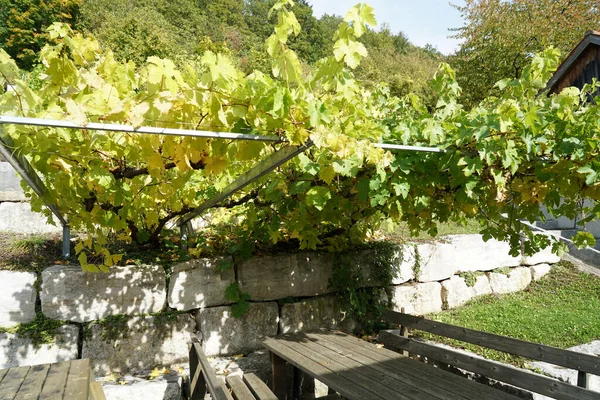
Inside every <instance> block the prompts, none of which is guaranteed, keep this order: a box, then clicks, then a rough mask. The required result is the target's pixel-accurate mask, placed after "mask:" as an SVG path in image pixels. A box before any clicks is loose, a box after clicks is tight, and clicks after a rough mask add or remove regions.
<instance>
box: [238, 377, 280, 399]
mask: <svg viewBox="0 0 600 400" xmlns="http://www.w3.org/2000/svg"><path fill="white" fill-rule="evenodd" d="M244 382H245V383H246V385H248V388H249V389H250V391H251V392H252V394H253V395H254V397H256V400H277V397H276V396H275V393H273V392H271V389H269V387H268V386H267V384H266V383H264V382H263V381H261V380H260V378H259V377H258V376H256V375H254V374H252V373H248V374H244Z"/></svg>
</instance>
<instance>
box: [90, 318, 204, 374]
mask: <svg viewBox="0 0 600 400" xmlns="http://www.w3.org/2000/svg"><path fill="white" fill-rule="evenodd" d="M195 325H196V324H195V322H194V319H193V318H192V316H191V315H189V314H180V315H177V316H176V317H174V318H169V317H167V316H163V317H150V316H147V317H131V318H129V319H123V320H119V321H113V322H106V323H103V324H99V323H92V324H91V325H90V326H89V328H88V329H89V333H88V334H87V335H86V337H85V338H84V341H83V352H82V358H89V359H90V362H91V365H92V369H93V370H94V373H95V374H96V375H97V376H103V375H109V374H110V373H111V372H117V373H126V372H131V371H141V370H147V369H152V368H154V367H156V366H170V365H172V364H175V363H182V362H187V360H188V357H189V353H188V343H189V342H190V341H191V337H192V335H193V334H194V330H195Z"/></svg>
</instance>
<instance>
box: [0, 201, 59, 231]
mask: <svg viewBox="0 0 600 400" xmlns="http://www.w3.org/2000/svg"><path fill="white" fill-rule="evenodd" d="M56 223H57V226H55V225H50V224H48V219H47V218H46V217H45V216H43V215H42V214H40V213H34V212H33V211H31V206H30V205H29V203H8V202H5V203H0V232H16V233H59V232H62V227H61V226H60V224H59V223H58V222H56Z"/></svg>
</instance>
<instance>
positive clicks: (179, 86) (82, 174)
mask: <svg viewBox="0 0 600 400" xmlns="http://www.w3.org/2000/svg"><path fill="white" fill-rule="evenodd" d="M292 5H293V1H291V0H281V1H278V2H276V3H275V4H274V6H273V8H272V9H271V11H270V17H273V18H276V20H277V24H276V26H275V30H274V33H272V34H271V36H270V37H269V38H268V39H267V40H266V43H265V50H266V53H267V54H268V59H269V60H270V62H271V73H269V74H266V73H263V72H260V71H257V70H256V71H254V72H252V73H250V74H245V73H244V72H243V71H242V70H241V69H240V68H239V67H238V66H236V65H235V64H234V62H233V61H232V60H231V58H230V57H229V56H228V55H227V54H220V53H215V52H212V51H205V52H204V54H203V55H202V57H201V58H200V59H199V60H198V61H197V62H195V63H190V64H184V65H182V66H180V67H178V66H176V64H175V63H174V62H172V61H170V60H168V59H163V58H159V57H156V56H151V57H149V58H148V60H147V61H146V62H145V63H144V64H143V65H141V66H139V67H138V66H136V65H135V64H134V63H133V62H131V61H129V62H120V61H117V60H116V59H115V57H114V55H113V53H112V52H110V51H108V52H106V51H101V50H100V47H99V45H98V42H96V41H95V40H93V39H90V38H85V37H83V36H82V35H81V34H74V33H73V32H72V31H71V30H70V28H69V27H68V26H66V25H64V24H54V25H53V26H52V27H51V28H50V30H49V36H50V38H52V39H53V40H56V42H57V44H56V45H52V46H47V47H45V48H44V49H43V50H42V51H41V54H40V58H41V60H42V63H43V65H44V69H45V71H44V72H45V73H44V74H43V75H42V77H41V78H42V83H41V86H42V87H41V89H39V90H32V89H31V88H30V87H29V86H28V85H27V83H26V82H25V81H23V80H21V79H20V76H21V72H20V71H19V69H18V68H17V66H16V64H15V62H14V61H13V60H12V59H11V58H10V57H9V56H8V55H7V54H6V53H5V52H4V51H1V52H0V76H1V79H2V80H3V81H5V82H6V83H7V84H8V85H10V88H11V90H9V91H7V92H6V93H4V94H2V95H1V97H0V110H2V113H4V114H8V115H23V116H30V117H44V118H56V119H60V118H67V119H70V120H73V121H75V122H78V123H81V124H85V123H86V122H90V121H94V122H95V121H105V122H124V123H128V124H132V125H135V126H140V125H153V126H158V127H172V128H178V127H185V128H192V129H210V130H223V131H235V132H249V133H260V134H265V135H277V136H281V137H284V138H285V139H286V140H288V141H289V143H290V144H301V143H306V142H307V141H308V140H309V139H310V140H312V141H313V142H314V143H315V147H313V148H312V149H311V150H309V151H308V152H306V153H305V154H303V155H301V156H299V157H297V158H296V159H294V160H292V161H290V162H289V163H288V164H286V165H284V166H283V167H281V168H279V169H278V170H277V171H275V172H273V173H272V174H271V175H269V176H268V177H266V178H263V179H262V180H260V181H258V182H257V183H255V184H253V185H251V186H249V187H247V188H245V189H244V191H243V192H242V193H239V194H238V195H237V196H236V197H235V198H234V199H232V200H230V201H229V202H226V203H223V204H221V205H220V206H222V207H221V208H220V209H219V210H218V211H216V212H215V213H214V214H213V223H222V224H230V225H231V226H235V227H236V232H237V233H238V235H239V237H240V239H241V240H246V241H250V242H272V243H277V242H286V241H297V242H298V244H299V246H300V247H301V248H309V249H315V248H317V247H324V248H328V249H340V248H344V247H345V246H348V245H350V244H351V243H354V242H357V241H360V240H363V239H364V238H365V237H367V236H368V235H369V234H370V233H372V232H373V230H374V229H377V228H379V227H380V226H382V224H392V225H393V224H394V223H396V222H398V221H403V222H405V223H407V224H408V226H409V227H410V229H411V230H412V231H413V232H418V231H427V232H429V233H431V234H435V233H436V229H437V228H436V227H437V223H438V222H445V221H459V222H460V221H464V220H465V219H467V218H475V219H477V220H478V221H479V222H480V223H481V229H482V230H481V232H482V233H483V235H484V237H485V238H486V239H487V238H492V237H494V238H498V239H503V240H508V241H509V242H510V243H511V246H512V251H513V253H515V254H516V253H518V252H519V251H520V250H521V242H522V238H521V234H522V232H525V236H526V238H525V239H524V250H525V252H527V253H531V252H533V251H536V250H538V249H539V248H540V246H541V247H545V246H546V245H549V244H550V240H549V239H548V238H547V237H545V236H536V235H533V233H532V232H530V231H529V230H528V228H527V227H524V226H523V225H522V224H521V223H520V220H529V221H534V220H536V219H538V218H543V216H542V215H541V213H540V207H539V206H540V204H541V203H544V204H545V205H546V206H547V207H548V208H549V210H550V212H552V213H555V214H559V215H566V216H574V215H575V214H577V213H584V215H587V216H588V219H591V218H593V217H594V216H597V215H598V214H599V213H600V206H599V205H597V204H596V203H595V202H593V203H592V205H591V206H590V205H589V204H586V205H584V204H583V202H582V199H584V198H589V199H592V200H594V201H596V200H598V199H599V198H600V183H599V182H600V164H599V163H598V161H597V160H598V141H599V138H598V135H597V131H598V127H599V126H598V124H599V120H598V118H597V116H598V115H599V113H600V105H598V104H595V103H594V104H590V103H586V102H584V101H583V99H584V98H585V97H586V93H585V92H586V91H589V90H592V88H591V87H586V89H585V90H584V93H580V92H579V90H577V89H572V88H570V89H567V90H565V91H563V92H562V93H560V94H558V95H553V96H549V97H548V96H540V95H539V91H540V89H542V88H543V87H544V84H545V82H546V81H547V80H548V79H549V77H550V76H551V74H552V71H553V70H554V69H555V68H556V66H557V64H558V61H559V54H558V52H557V51H556V50H554V49H549V50H545V51H544V52H543V53H542V54H540V55H538V56H536V57H535V58H534V59H533V62H532V63H531V64H530V65H529V66H528V67H526V68H525V69H524V70H523V73H522V75H521V77H520V78H519V79H515V80H511V79H509V80H504V81H500V82H499V83H498V96H495V97H490V98H487V99H485V100H484V101H483V102H482V103H481V104H480V105H478V106H476V107H474V108H472V109H467V108H465V107H464V106H462V105H461V104H460V103H459V102H458V100H457V99H458V97H459V95H460V91H461V89H460V87H459V85H458V83H457V82H456V79H455V73H454V71H453V70H452V69H451V68H450V67H449V66H448V65H445V64H442V66H441V67H440V70H439V71H438V73H437V74H436V77H435V79H434V81H433V88H434V90H435V91H436V93H437V94H436V96H437V97H438V100H437V103H436V105H435V107H434V108H433V109H431V110H430V109H428V108H427V107H425V106H424V105H423V103H422V102H421V101H420V99H419V97H418V96H416V95H414V94H412V93H409V94H408V95H406V96H404V97H402V98H398V97H394V96H391V95H390V94H389V90H388V89H387V88H386V87H376V88H374V89H372V90H369V89H365V88H364V87H363V86H362V85H361V83H360V82H359V81H358V80H357V79H356V77H355V75H354V73H353V71H354V70H356V69H357V68H358V67H359V66H360V65H361V63H362V62H363V60H364V58H365V57H366V56H367V53H368V52H367V49H366V47H365V45H364V44H363V43H362V42H360V41H359V40H358V39H359V37H361V36H363V35H364V34H365V33H366V32H368V27H369V26H373V25H374V24H375V18H374V13H373V9H372V8H371V7H369V6H366V5H358V6H356V7H354V8H352V9H351V10H350V11H349V12H348V14H347V15H346V16H345V17H344V19H343V20H342V21H341V22H340V24H339V26H338V28H337V30H336V32H335V35H334V45H333V48H332V54H331V55H329V56H327V57H325V58H322V59H321V60H319V61H317V63H316V64H315V66H314V68H313V69H312V70H311V71H310V72H309V73H306V71H304V70H303V68H302V64H301V62H300V60H299V58H298V56H297V54H296V52H294V51H293V50H292V49H291V48H290V46H289V45H288V44H289V42H290V39H291V38H292V37H295V36H298V35H300V33H301V29H300V25H299V23H298V20H297V19H296V17H295V15H294V13H292V12H291V6H292ZM3 129H4V132H3V134H8V135H9V136H10V137H11V138H12V140H13V141H14V142H15V145H16V146H17V147H18V148H19V150H21V151H22V152H23V153H24V154H27V155H28V157H29V158H30V161H31V163H32V164H33V165H34V167H35V168H36V170H38V171H40V173H41V174H42V175H43V176H44V180H45V182H46V184H47V186H48V187H49V190H50V192H51V195H52V199H51V200H52V201H55V202H56V203H57V204H58V207H59V209H61V210H62V211H63V212H64V213H65V214H66V215H68V216H69V218H70V223H71V225H72V227H73V228H75V229H81V230H85V231H87V232H89V233H90V237H89V238H88V239H87V240H84V241H82V242H81V243H80V244H78V246H77V252H78V253H79V260H80V262H81V264H82V265H83V266H84V267H85V268H89V269H94V266H93V265H92V264H97V265H99V266H110V265H112V264H114V263H115V262H117V261H118V258H119V257H118V256H115V255H112V254H110V252H109V251H108V250H107V249H106V243H107V240H108V239H109V238H117V239H119V240H123V241H131V240H133V241H137V242H148V241H150V242H152V241H156V240H158V237H159V234H160V232H161V230H162V229H163V228H164V227H165V226H166V224H167V223H168V222H169V221H171V220H172V219H174V218H175V217H177V216H180V215H183V214H185V213H187V212H188V211H190V210H192V209H193V208H194V207H196V206H198V205H199V204H200V203H202V202H203V201H205V200H207V199H208V198H210V197H211V196H213V195H214V194H215V193H216V192H217V191H219V190H220V189H222V188H224V187H225V186H226V185H227V184H228V183H230V182H231V181H232V180H233V179H234V178H235V177H236V176H237V175H239V174H240V173H241V172H243V171H245V170H247V169H248V168H249V167H250V166H252V165H254V164H255V163H256V162H257V160H259V159H262V158H264V157H266V156H267V155H268V154H270V153H272V152H273V151H274V147H277V146H266V145H264V144H261V143H254V142H243V141H235V142H227V141H224V140H212V139H198V138H189V137H186V138H178V137H172V136H158V135H157V136H145V135H139V134H130V133H103V132H95V131H86V130H83V131H75V130H65V129H58V128H52V129H50V128H36V127H23V126H4V128H3ZM372 142H388V143H397V144H406V145H426V146H437V147H439V148H442V149H444V150H445V152H444V153H441V154H440V153H419V152H395V153H391V152H386V151H383V150H381V149H376V148H374V147H373V146H372V145H371V143H372ZM30 194H31V193H30ZM41 204H42V203H41V200H40V199H37V198H35V196H33V198H32V205H33V207H35V208H37V209H41ZM584 221H585V220H584ZM576 240H577V241H578V242H579V243H580V244H586V243H592V242H593V240H594V239H593V237H592V236H591V235H590V234H589V233H585V232H582V233H581V234H579V235H578V236H577V237H576ZM553 246H554V247H555V250H557V251H559V250H561V249H560V245H559V244H558V243H554V244H553Z"/></svg>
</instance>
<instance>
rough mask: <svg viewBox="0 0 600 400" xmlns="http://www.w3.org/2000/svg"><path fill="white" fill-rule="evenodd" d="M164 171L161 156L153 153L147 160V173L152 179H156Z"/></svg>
mask: <svg viewBox="0 0 600 400" xmlns="http://www.w3.org/2000/svg"><path fill="white" fill-rule="evenodd" d="M164 170H165V164H164V163H163V160H162V156H161V155H160V154H159V153H153V154H152V155H151V156H150V158H149V159H148V172H150V175H151V176H152V177H153V178H158V177H160V175H161V173H162V172H163V171H164Z"/></svg>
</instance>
